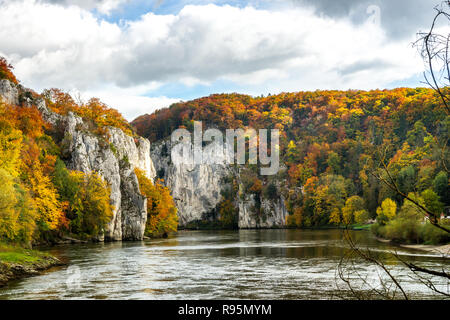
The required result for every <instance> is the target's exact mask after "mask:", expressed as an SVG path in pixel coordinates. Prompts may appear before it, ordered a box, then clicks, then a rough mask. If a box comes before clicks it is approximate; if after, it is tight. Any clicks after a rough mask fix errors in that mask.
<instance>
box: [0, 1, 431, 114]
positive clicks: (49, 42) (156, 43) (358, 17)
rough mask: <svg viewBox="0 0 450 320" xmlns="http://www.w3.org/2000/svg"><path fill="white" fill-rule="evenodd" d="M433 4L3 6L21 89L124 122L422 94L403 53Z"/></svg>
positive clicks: (6, 48)
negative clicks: (158, 114)
mask: <svg viewBox="0 0 450 320" xmlns="http://www.w3.org/2000/svg"><path fill="white" fill-rule="evenodd" d="M438 3H439V0H395V1H392V0H369V1H366V0H270V1H269V0H254V1H252V0H250V1H234V0H223V1H222V0H216V1H214V0H209V1H206V0H196V1H194V0H193V1H187V0H181V1H172V0H79V1H76V0H0V55H2V56H5V57H6V58H7V59H8V60H9V61H10V62H12V64H13V65H14V66H15V73H16V75H17V77H18V78H19V79H20V80H21V82H22V84H24V85H25V86H27V87H30V88H33V89H35V90H36V91H41V90H42V89H44V88H51V87H58V88H62V89H64V90H67V91H70V92H73V93H80V94H81V96H82V97H84V98H88V97H91V96H96V97H99V98H101V99H102V100H103V101H105V102H106V103H108V104H109V105H110V106H112V107H115V108H117V109H119V110H120V111H121V112H122V113H123V114H124V115H125V117H126V118H127V119H128V120H132V119H134V118H135V117H136V116H138V115H141V114H144V113H151V112H152V111H154V110H155V109H157V108H160V107H163V106H168V105H170V104H171V103H173V102H176V101H179V100H189V99H193V98H197V97H201V96H205V95H209V94H211V93H217V92H240V93H248V94H252V95H261V94H264V95H266V94H268V93H278V92H282V91H300V90H315V89H376V88H381V89H382V88H392V87H398V86H410V87H416V86H422V84H421V81H422V77H421V72H422V70H423V62H422V61H421V60H420V58H419V56H418V53H417V49H415V48H413V47H412V42H413V41H414V40H415V39H416V33H417V32H418V31H419V30H426V29H427V27H429V24H430V22H431V20H432V18H433V13H434V11H433V7H434V6H435V5H437V4H438Z"/></svg>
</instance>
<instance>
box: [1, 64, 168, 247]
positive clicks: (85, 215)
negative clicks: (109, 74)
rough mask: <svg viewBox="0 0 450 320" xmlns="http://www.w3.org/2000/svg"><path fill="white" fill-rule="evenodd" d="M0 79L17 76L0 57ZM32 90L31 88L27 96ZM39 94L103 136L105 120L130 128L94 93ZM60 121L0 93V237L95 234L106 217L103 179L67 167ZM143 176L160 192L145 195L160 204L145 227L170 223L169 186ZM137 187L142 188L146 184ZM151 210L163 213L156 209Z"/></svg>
mask: <svg viewBox="0 0 450 320" xmlns="http://www.w3.org/2000/svg"><path fill="white" fill-rule="evenodd" d="M0 79H7V80H9V81H11V82H12V83H14V84H16V85H17V84H18V82H17V79H16V78H15V76H14V74H13V73H12V66H11V65H9V64H8V63H7V62H6V60H4V59H3V58H0ZM37 97H39V95H38V94H36V93H31V98H37ZM42 97H43V98H44V99H45V100H46V102H47V103H48V106H49V107H50V108H51V109H52V110H53V111H55V112H58V113H60V114H67V112H69V111H70V112H74V113H77V114H78V115H80V116H81V117H83V118H84V120H85V121H88V122H89V121H90V122H91V125H92V127H91V129H92V131H93V132H94V133H96V134H99V135H102V136H103V137H104V139H106V140H107V139H108V129H107V127H108V126H115V127H118V128H120V129H122V130H124V131H125V132H126V133H127V134H130V135H134V132H133V131H132V130H131V126H130V125H129V124H128V122H126V121H125V120H124V118H123V117H122V116H121V115H120V113H118V112H117V111H116V110H114V109H110V108H108V107H107V106H106V105H104V104H103V103H101V102H100V101H99V100H98V99H91V100H89V102H88V103H76V102H75V100H74V99H73V98H72V97H71V96H70V95H69V94H67V93H64V92H62V91H60V90H57V89H51V90H46V91H44V93H43V95H42ZM29 101H33V99H31V100H29ZM63 129H64V128H55V127H52V126H51V125H50V124H48V123H46V122H45V121H44V120H43V119H42V117H41V114H40V112H39V111H38V109H37V108H36V106H34V105H30V104H29V103H25V104H24V105H19V106H16V105H8V104H6V103H3V102H2V101H1V99H0V185H1V188H0V241H3V242H9V243H20V244H23V245H28V246H29V245H31V244H33V243H36V242H53V241H55V240H58V239H59V238H60V237H62V236H65V235H70V236H75V237H77V238H82V239H95V238H97V236H99V235H101V234H102V233H103V231H104V230H105V228H106V226H107V224H108V223H109V222H110V220H111V218H112V215H113V210H114V207H113V206H112V205H111V200H110V187H109V185H108V184H107V183H106V181H104V179H103V178H102V177H100V175H99V174H97V173H96V172H92V173H90V174H85V173H83V172H79V171H74V170H69V169H68V168H66V165H65V163H64V161H63V160H62V159H64V158H65V157H64V155H63V152H62V149H63V148H62V139H61V137H60V136H61V134H60V131H61V130H63ZM106 142H108V141H106ZM143 177H144V178H145V176H143ZM140 180H143V178H142V179H140ZM147 180H148V179H147ZM147 184H148V186H149V188H153V189H152V194H151V196H152V197H153V198H154V199H156V198H157V197H160V198H162V199H159V198H158V200H154V201H149V202H148V203H149V204H152V203H153V202H156V201H159V202H160V203H161V204H160V205H159V206H158V207H157V208H156V209H154V210H153V211H152V212H150V213H149V215H150V217H149V221H150V222H151V223H152V224H149V228H148V230H147V233H153V232H155V230H158V231H163V232H171V231H176V228H177V221H176V220H174V218H173V210H174V207H173V200H172V198H171V195H170V193H169V191H168V190H167V189H166V188H163V189H161V188H160V187H159V185H158V184H157V185H156V187H154V186H153V184H152V182H151V181H150V180H148V181H147ZM141 191H142V190H141ZM142 192H143V193H144V194H145V192H146V190H143V191H142ZM171 204H172V207H171V206H170V205H171ZM155 210H161V212H163V213H162V214H159V215H158V214H157V213H155V212H154V211H155ZM164 210H166V211H164ZM168 212H169V213H170V214H169V213H168ZM153 216H155V217H156V219H157V221H156V222H155V218H153ZM167 216H169V217H167ZM175 216H176V211H175ZM166 220H168V222H167V221H166ZM153 224H154V226H153ZM166 225H167V226H166ZM153 227H154V228H155V230H153V229H152V228H153Z"/></svg>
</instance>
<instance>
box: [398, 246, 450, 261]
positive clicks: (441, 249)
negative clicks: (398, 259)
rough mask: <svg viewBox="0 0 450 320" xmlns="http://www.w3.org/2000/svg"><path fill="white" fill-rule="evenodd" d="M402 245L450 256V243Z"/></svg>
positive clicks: (446, 256)
mask: <svg viewBox="0 0 450 320" xmlns="http://www.w3.org/2000/svg"><path fill="white" fill-rule="evenodd" d="M400 247H403V248H408V249H415V250H421V251H427V252H431V253H436V254H439V255H442V256H443V257H445V258H450V243H449V244H444V245H440V246H433V245H426V244H401V245H400Z"/></svg>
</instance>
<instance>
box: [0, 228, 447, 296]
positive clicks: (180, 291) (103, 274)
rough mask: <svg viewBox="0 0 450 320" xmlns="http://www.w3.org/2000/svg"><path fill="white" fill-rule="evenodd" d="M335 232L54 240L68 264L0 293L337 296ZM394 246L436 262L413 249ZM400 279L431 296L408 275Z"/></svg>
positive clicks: (338, 243) (370, 243) (360, 236)
mask: <svg viewBox="0 0 450 320" xmlns="http://www.w3.org/2000/svg"><path fill="white" fill-rule="evenodd" d="M354 237H355V239H356V240H357V242H358V243H360V244H361V245H363V246H364V247H368V248H371V249H372V250H377V251H378V252H381V253H382V252H385V251H386V250H387V249H390V248H389V247H388V246H387V245H386V244H382V243H379V242H377V241H376V240H375V239H373V237H371V235H370V233H368V232H362V231H361V232H354ZM341 239H342V232H341V231H339V230H301V231H300V230H240V231H181V232H180V233H179V234H178V235H177V236H175V237H172V238H169V239H160V240H151V241H145V242H115V243H104V244H101V243H100V244H82V245H67V246H60V247H53V248H48V249H47V250H48V251H50V252H51V253H53V254H55V255H57V256H58V257H60V258H61V259H63V260H65V261H67V262H69V265H68V266H65V267H59V268H55V269H53V270H50V271H49V272H46V273H45V274H43V275H41V276H38V277H33V278H28V279H25V280H22V281H18V282H15V283H12V284H11V285H10V286H9V287H7V288H3V289H1V290H0V299H74V298H75V299H80V298H81V299H106V298H109V299H219V298H221V299H328V298H335V295H334V294H335V291H336V273H335V271H336V266H337V264H338V262H339V259H340V257H341V256H342V255H343V254H344V252H345V251H346V250H347V248H346V245H345V243H343V241H342V240H341ZM399 253H400V254H402V255H404V256H407V257H408V258H409V259H414V260H417V261H421V262H424V263H427V264H428V265H436V264H438V263H440V261H439V259H438V258H437V257H434V256H433V255H427V254H423V253H420V252H417V251H406V250H401V251H400V252H399ZM393 263H394V261H392V264H393ZM360 267H361V270H363V271H364V270H366V271H370V270H369V269H370V266H368V265H365V264H363V263H362V264H361V266H360ZM393 267H394V268H397V269H398V273H399V274H401V272H402V270H401V266H395V265H393ZM402 281H404V285H405V286H406V288H407V289H409V290H410V291H413V292H415V294H416V295H418V296H421V297H431V296H430V292H429V290H428V289H426V288H425V287H423V286H420V285H418V284H416V283H414V282H412V280H411V279H409V278H408V277H406V276H404V277H403V278H402Z"/></svg>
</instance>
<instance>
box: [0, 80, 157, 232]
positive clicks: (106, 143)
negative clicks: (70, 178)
mask: <svg viewBox="0 0 450 320" xmlns="http://www.w3.org/2000/svg"><path fill="white" fill-rule="evenodd" d="M8 83H9V81H6V80H2V81H0V96H1V97H2V98H3V100H4V101H6V102H7V103H10V104H18V103H19V102H22V104H23V105H25V106H26V105H36V106H37V108H38V110H39V111H40V112H41V115H42V117H43V119H44V120H45V121H47V122H49V123H50V124H52V125H53V126H54V127H55V128H60V129H61V130H62V131H63V135H64V139H63V140H62V154H63V156H64V160H65V162H66V164H67V166H68V167H69V168H70V169H73V170H79V171H82V172H84V173H90V172H92V171H95V172H98V173H99V174H100V175H101V176H102V177H103V179H105V180H106V181H107V182H108V184H109V185H110V188H111V203H112V204H113V205H114V211H113V218H112V220H111V222H110V223H109V225H108V227H107V229H106V230H104V236H103V237H101V239H99V240H103V239H105V240H141V239H143V236H144V230H145V223H146V220H147V204H146V199H145V197H143V196H142V195H141V193H140V190H139V183H138V180H137V177H136V174H135V173H134V168H136V167H137V168H140V169H141V170H143V171H144V173H145V175H146V176H147V177H148V178H150V179H154V178H155V175H156V172H155V169H154V167H153V163H152V160H151V158H150V142H149V141H148V140H147V139H144V138H142V137H138V138H134V137H131V136H128V135H126V134H125V133H124V132H123V131H122V130H120V129H118V128H113V127H109V128H108V133H109V137H108V138H106V137H104V136H98V135H96V134H94V133H93V132H92V130H90V129H89V125H88V123H87V122H85V121H84V120H83V119H82V118H80V117H79V116H77V115H75V114H73V113H71V112H69V113H68V115H67V116H61V115H59V114H56V113H54V112H52V111H51V110H50V109H49V108H47V106H46V104H45V101H44V100H43V99H41V98H36V99H33V98H30V96H31V95H27V94H24V92H26V89H24V88H22V87H20V86H15V85H11V84H10V83H9V84H8ZM21 95H22V96H23V98H21V97H22V96H21Z"/></svg>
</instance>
